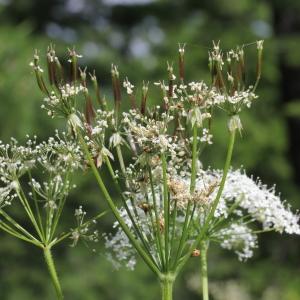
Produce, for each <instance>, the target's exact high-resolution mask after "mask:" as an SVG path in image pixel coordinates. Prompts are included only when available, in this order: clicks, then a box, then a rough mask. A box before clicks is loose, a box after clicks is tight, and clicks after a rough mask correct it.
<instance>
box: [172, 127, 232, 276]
mask: <svg viewBox="0 0 300 300" xmlns="http://www.w3.org/2000/svg"><path fill="white" fill-rule="evenodd" d="M235 133H236V131H235V130H234V131H231V132H230V138H229V143H228V149H227V156H226V161H225V165H224V169H223V176H222V180H221V183H220V186H219V190H218V193H217V196H216V198H215V200H214V202H213V205H212V208H211V210H210V212H209V214H208V216H207V218H206V220H205V223H204V225H203V227H202V229H201V232H200V234H199V235H198V237H197V239H196V240H195V241H194V243H193V244H192V245H191V247H190V249H189V251H188V252H187V253H186V254H185V256H183V257H182V259H181V261H180V263H179V264H178V266H177V268H176V272H177V273H179V272H180V270H181V269H182V267H183V266H184V265H185V264H186V262H187V261H188V259H189V257H190V255H191V253H192V251H193V249H195V248H196V247H197V245H199V243H200V242H201V241H202V240H203V238H204V237H205V235H206V233H207V231H208V229H209V225H210V221H211V219H212V218H213V216H214V213H215V211H216V209H217V206H218V204H219V201H220V199H221V195H222V193H223V190H224V186H225V182H226V178H227V174H228V171H229V168H230V163H231V158H232V153H233V148H234V141H235Z"/></svg>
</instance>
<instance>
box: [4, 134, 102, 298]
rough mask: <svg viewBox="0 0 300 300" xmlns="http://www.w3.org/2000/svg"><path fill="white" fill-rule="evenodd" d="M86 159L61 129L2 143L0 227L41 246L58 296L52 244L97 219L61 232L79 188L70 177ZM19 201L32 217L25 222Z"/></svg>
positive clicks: (24, 210) (58, 283) (60, 296)
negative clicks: (39, 138)
mask: <svg viewBox="0 0 300 300" xmlns="http://www.w3.org/2000/svg"><path fill="white" fill-rule="evenodd" d="M82 162H83V155H82V152H81V150H80V148H79V146H78V145H77V144H75V143H74V142H72V141H70V140H69V139H67V138H66V135H65V134H64V135H63V136H62V137H61V136H60V135H59V134H58V133H57V134H56V135H55V137H51V138H49V139H48V141H47V142H42V143H39V144H38V143H37V141H36V137H34V138H33V139H30V138H29V137H28V139H27V142H26V144H25V146H22V145H19V143H18V142H17V141H16V140H15V139H11V142H10V143H9V144H4V143H2V142H0V174H1V177H0V181H1V188H0V229H2V230H3V231H5V232H7V233H9V234H10V235H12V236H14V237H16V238H18V239H21V240H23V241H25V242H28V243H30V244H33V245H35V246H37V247H39V248H41V249H42V250H43V253H44V258H45V262H46V264H47V267H48V271H49V274H50V276H51V280H52V283H53V285H54V287H55V290H56V293H57V298H58V299H63V293H62V289H61V286H60V282H59V278H58V276H57V272H56V268H55V264H54V260H53V257H52V254H51V251H52V248H53V247H54V246H56V245H57V244H58V243H60V242H62V241H63V240H65V239H66V238H68V237H71V238H73V232H74V230H76V231H79V232H80V231H82V229H83V228H84V229H85V231H86V228H88V227H89V225H90V224H91V223H92V222H93V221H94V219H93V220H89V221H87V222H86V223H84V224H83V223H80V224H78V225H77V227H76V229H74V230H72V231H70V232H59V230H58V225H59V222H60V219H61V216H62V212H63V209H64V206H65V202H66V199H67V197H68V195H69V193H70V190H71V189H73V188H75V185H74V184H72V179H71V175H72V173H73V172H74V171H75V170H78V169H79V168H81V167H82ZM17 205H19V206H20V207H21V209H22V211H23V212H24V214H25V215H26V216H27V218H28V220H27V222H26V223H25V224H23V223H21V222H19V221H18V218H17V216H16V215H15V209H14V208H15V207H16V206H17ZM102 215H103V213H102V214H100V215H99V216H97V217H96V218H99V217H101V216H102ZM96 218H95V219H96ZM23 222H24V221H23ZM28 223H29V224H28ZM73 239H74V238H73Z"/></svg>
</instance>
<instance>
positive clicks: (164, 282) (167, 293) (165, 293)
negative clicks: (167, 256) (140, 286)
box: [160, 274, 175, 300]
mask: <svg viewBox="0 0 300 300" xmlns="http://www.w3.org/2000/svg"><path fill="white" fill-rule="evenodd" d="M174 281H175V277H174V275H172V274H164V275H163V276H162V278H161V279H160V287H161V295H162V298H161V299H162V300H172V299H173V284H174Z"/></svg>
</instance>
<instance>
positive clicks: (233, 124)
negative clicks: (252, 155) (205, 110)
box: [227, 115, 243, 132]
mask: <svg viewBox="0 0 300 300" xmlns="http://www.w3.org/2000/svg"><path fill="white" fill-rule="evenodd" d="M227 126H228V129H229V131H230V132H234V131H235V130H238V131H239V132H241V130H242V129H243V126H242V122H241V119H240V116H239V115H233V116H231V117H230V119H229V120H228V124H227Z"/></svg>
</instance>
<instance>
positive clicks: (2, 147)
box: [0, 133, 83, 208]
mask: <svg viewBox="0 0 300 300" xmlns="http://www.w3.org/2000/svg"><path fill="white" fill-rule="evenodd" d="M63 136H64V138H61V137H60V136H59V135H58V133H56V136H55V137H51V138H49V140H48V141H47V142H43V143H41V144H37V143H36V138H34V139H29V138H28V140H27V142H26V145H25V146H20V145H19V144H18V142H17V141H16V140H15V139H12V140H11V143H10V144H3V143H2V142H0V183H1V187H0V207H3V206H5V205H9V204H11V202H12V200H13V199H14V198H16V197H17V191H18V190H19V188H20V186H19V178H20V177H22V176H23V175H25V174H26V173H28V172H35V171H36V169H37V168H38V169H39V170H41V171H42V173H47V175H49V176H48V179H49V181H46V182H43V183H42V184H40V183H39V182H38V181H37V180H35V179H32V180H30V185H31V186H32V188H33V189H34V190H35V192H36V193H37V194H39V195H40V196H41V197H42V199H44V200H47V201H54V200H55V199H58V198H60V197H61V194H65V193H66V192H67V191H68V190H69V182H68V181H63V180H62V176H63V175H65V174H66V173H69V172H72V171H74V170H75V169H78V168H82V166H83V155H82V152H81V150H80V148H79V146H78V145H77V144H76V143H75V142H73V141H70V140H69V139H67V138H66V136H65V134H63ZM48 179H47V180H48ZM46 205H49V206H52V207H53V208H55V206H56V204H55V203H54V202H49V203H46Z"/></svg>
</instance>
